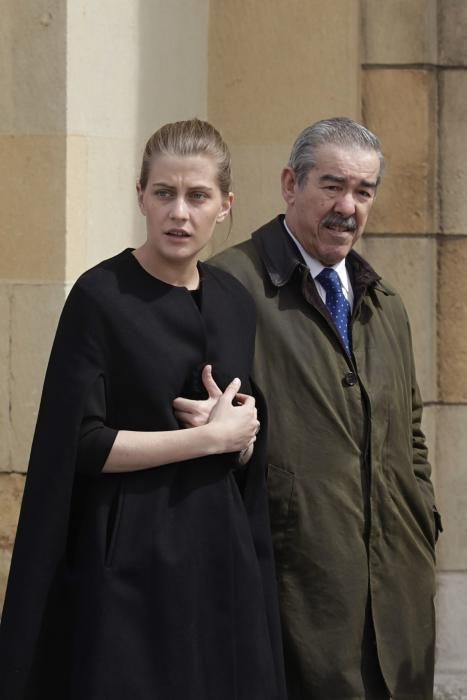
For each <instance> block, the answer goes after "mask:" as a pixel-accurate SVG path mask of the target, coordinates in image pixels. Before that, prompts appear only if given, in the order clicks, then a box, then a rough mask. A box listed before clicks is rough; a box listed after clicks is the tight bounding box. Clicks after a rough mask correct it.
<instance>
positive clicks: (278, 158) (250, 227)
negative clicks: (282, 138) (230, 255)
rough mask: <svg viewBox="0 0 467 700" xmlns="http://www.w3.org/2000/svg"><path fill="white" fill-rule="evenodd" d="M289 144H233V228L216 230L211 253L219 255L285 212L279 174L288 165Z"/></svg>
mask: <svg viewBox="0 0 467 700" xmlns="http://www.w3.org/2000/svg"><path fill="white" fill-rule="evenodd" d="M291 145H292V144H290V146H289V145H283V146H275V145H258V146H254V145H248V146H245V145H237V144H235V145H233V146H232V147H231V153H232V163H233V177H234V192H235V201H234V206H233V226H232V231H231V233H230V235H228V225H227V226H224V227H222V228H220V227H219V229H218V230H217V231H216V234H215V237H214V240H213V244H212V252H213V253H214V252H220V251H221V250H223V249H224V248H228V247H230V246H232V245H235V244H236V243H239V242H240V241H243V240H245V239H246V238H249V236H250V234H251V233H252V232H253V231H254V230H255V229H257V228H258V227H259V226H262V225H263V224H265V223H266V222H267V221H269V220H270V219H272V218H273V217H275V216H277V214H279V213H280V212H283V211H284V200H283V199H282V195H281V187H280V175H281V171H282V168H283V167H284V166H285V165H286V164H287V160H288V158H289V152H290V148H291Z"/></svg>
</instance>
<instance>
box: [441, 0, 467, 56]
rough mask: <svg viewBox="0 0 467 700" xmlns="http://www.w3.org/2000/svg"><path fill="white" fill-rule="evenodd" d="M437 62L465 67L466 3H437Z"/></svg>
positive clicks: (460, 0)
mask: <svg viewBox="0 0 467 700" xmlns="http://www.w3.org/2000/svg"><path fill="white" fill-rule="evenodd" d="M439 10H440V11H439V47H440V48H439V60H440V63H441V64H442V65H448V66H467V3H466V2H465V0H441V1H440V3H439Z"/></svg>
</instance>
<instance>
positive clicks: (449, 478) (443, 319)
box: [362, 0, 467, 698]
mask: <svg viewBox="0 0 467 700" xmlns="http://www.w3.org/2000/svg"><path fill="white" fill-rule="evenodd" d="M362 27H363V45H364V54H363V71H362V81H363V89H362V113H363V119H364V121H365V123H366V124H367V125H368V126H369V127H370V128H371V129H372V130H374V131H375V132H376V133H377V134H378V135H379V136H381V138H382V141H383V147H384V150H385V153H386V154H387V161H388V167H387V176H386V178H385V181H384V183H383V185H382V188H381V192H380V193H378V197H377V201H376V203H375V207H374V210H373V213H372V216H371V218H370V221H369V225H368V227H367V234H366V236H365V239H364V243H363V252H364V254H365V255H366V257H368V259H369V260H370V261H371V262H372V263H373V264H374V265H375V267H376V269H377V270H378V271H379V272H381V274H383V275H384V277H385V278H386V279H387V280H388V281H389V282H393V283H394V285H395V286H396V288H397V289H398V290H399V291H400V292H401V294H402V297H403V298H404V300H405V302H406V304H407V308H408V312H409V316H410V318H411V324H412V330H413V336H414V350H415V356H416V362H417V367H418V378H419V383H420V386H421V390H422V395H423V397H424V401H425V412H424V427H425V431H426V433H427V437H428V442H429V446H430V460H431V462H432V464H433V467H434V482H435V487H436V491H437V500H438V504H439V508H440V510H441V512H442V515H443V522H444V526H445V533H444V535H442V537H441V538H440V542H439V545H438V550H437V554H438V594H437V601H436V603H437V609H438V642H437V682H438V692H439V693H440V695H439V697H443V698H444V697H446V698H447V697H453V698H454V697H456V698H457V697H464V695H461V696H459V695H457V694H455V693H456V692H457V689H459V688H461V689H463V690H465V689H466V688H467V675H466V672H467V656H466V654H465V651H464V649H465V647H466V645H467V635H466V629H467V613H466V610H467V574H466V573H465V571H466V569H467V550H466V547H465V541H466V537H467V516H466V512H467V509H466V508H465V502H466V496H465V493H466V491H467V477H466V464H467V462H466V456H465V455H466V453H467V442H466V435H467V430H466V428H467V351H466V350H465V348H466V347H467V312H466V310H465V295H466V292H467V283H466V280H467V275H466V274H465V265H466V264H467V206H466V203H465V202H466V198H465V191H466V185H467V165H466V158H465V143H466V138H467V127H466V124H467V98H466V95H467V77H466V76H467V72H466V66H467V5H466V3H465V2H464V0H452V1H451V0H448V1H447V2H446V1H445V0H441V1H439V2H436V0H411V2H406V1H405V0H385V2H384V3H382V2H379V0H362Z"/></svg>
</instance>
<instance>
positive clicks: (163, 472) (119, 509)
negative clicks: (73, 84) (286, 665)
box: [0, 249, 285, 700]
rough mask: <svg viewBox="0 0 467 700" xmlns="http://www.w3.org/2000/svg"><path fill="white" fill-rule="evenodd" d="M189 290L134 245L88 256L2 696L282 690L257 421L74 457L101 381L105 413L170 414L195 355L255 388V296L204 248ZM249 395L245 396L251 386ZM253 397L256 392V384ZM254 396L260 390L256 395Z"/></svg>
mask: <svg viewBox="0 0 467 700" xmlns="http://www.w3.org/2000/svg"><path fill="white" fill-rule="evenodd" d="M200 272H201V277H202V287H201V304H200V308H198V306H197V305H196V303H195V301H194V300H193V298H192V295H191V294H190V293H189V292H188V291H187V290H186V289H185V288H180V287H173V286H171V285H168V284H165V283H163V282H161V281H159V280H157V279H155V278H154V277H152V276H151V275H149V274H148V273H146V272H145V271H144V270H143V268H142V267H141V266H140V265H139V263H138V262H137V260H136V259H135V258H134V256H133V255H132V253H131V250H130V249H128V250H126V251H124V252H123V253H120V254H119V255H117V256H115V257H114V258H111V259H110V260H107V261H105V262H103V263H101V264H99V265H97V266H96V267H95V268H93V269H92V270H89V271H88V272H86V273H85V274H84V275H82V277H81V278H80V279H79V280H78V282H77V283H76V284H75V285H74V287H73V289H72V291H71V293H70V295H69V297H68V299H67V301H66V304H65V307H64V310H63V313H62V316H61V319H60V322H59V326H58V330H57V334H56V338H55V341H54V345H53V349H52V353H51V358H50V361H49V366H48V369H47V374H46V379H45V384H44V391H43V395H42V401H41V406H40V410H39V417H38V422H37V427H36V432H35V436H34V441H33V447H32V452H31V459H30V465H29V471H28V477H27V481H26V488H25V493H24V498H23V504H22V509H21V515H20V522H19V527H18V533H17V538H16V543H15V548H14V554H13V560H12V567H11V572H10V578H9V583H8V589H7V595H6V601H5V606H4V614H3V619H2V625H1V630H0V698H1V700H26V699H27V700H36V699H37V700H39V698H40V699H41V700H43V698H47V700H58V699H60V700H68V699H69V700H107V699H109V700H110V699H111V700H128V699H129V698H131V699H132V700H154V699H156V698H157V700H177V699H180V700H190V699H193V700H210V699H212V700H230V699H232V700H234V699H235V700H262V699H264V700H275V699H277V700H282V699H283V698H284V697H285V691H284V681H283V669H282V652H281V639H280V629H279V620H278V613H277V593H276V588H275V576H274V566H273V560H272V548H271V541H270V533H269V520H268V510H267V498H266V490H265V478H264V477H265V475H264V467H263V465H264V460H263V457H264V437H265V435H264V424H265V418H266V417H265V414H264V408H263V411H262V414H261V423H262V430H261V432H260V435H259V439H258V440H257V443H256V447H255V455H254V457H253V459H252V460H251V461H250V463H249V464H248V465H247V466H246V467H245V468H242V469H240V468H239V467H238V459H237V455H231V454H229V455H216V456H213V457H209V458H203V459H195V460H191V461H185V462H182V463H178V464H171V465H166V466H162V467H158V468H155V469H149V470H145V471H141V472H134V473H125V474H102V473H97V474H96V473H92V470H90V472H89V474H85V473H83V470H81V471H77V469H76V463H77V454H78V446H79V445H78V441H79V434H80V426H81V424H82V419H83V413H84V411H85V407H86V405H87V401H88V399H89V396H90V395H91V393H92V391H93V387H94V386H95V385H96V382H103V385H104V387H105V403H106V407H107V416H106V424H107V425H108V426H110V427H111V428H114V429H126V430H143V431H144V430H148V431H149V430H177V429H179V426H178V424H177V422H176V419H175V417H174V415H173V410H172V401H173V399H174V398H175V397H176V396H189V397H192V398H201V397H203V395H204V394H203V387H202V383H201V378H200V374H201V369H202V367H203V366H204V365H205V364H206V363H211V364H212V365H213V368H214V377H215V379H216V381H217V382H218V384H219V385H220V386H221V388H225V386H226V385H227V384H228V383H229V382H230V381H231V379H233V377H235V376H238V377H240V379H241V380H242V390H243V391H245V392H249V391H250V392H251V391H252V386H251V384H250V382H249V375H250V370H251V364H252V359H253V352H254V328H255V314H254V306H253V303H252V301H251V299H250V297H249V295H248V293H247V292H246V291H245V290H244V288H243V287H242V286H241V285H240V283H238V282H237V281H236V280H235V279H234V278H232V277H231V276H230V275H229V274H227V273H225V272H223V271H221V270H217V269H215V268H213V267H211V266H209V265H205V264H202V265H200ZM258 400H259V401H260V399H257V401H258ZM260 403H261V401H260ZM260 408H261V406H260Z"/></svg>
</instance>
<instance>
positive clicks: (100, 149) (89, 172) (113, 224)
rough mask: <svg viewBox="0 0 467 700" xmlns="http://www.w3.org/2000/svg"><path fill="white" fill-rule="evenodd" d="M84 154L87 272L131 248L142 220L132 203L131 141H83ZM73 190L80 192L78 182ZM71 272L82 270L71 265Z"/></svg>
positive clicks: (135, 165)
mask: <svg viewBox="0 0 467 700" xmlns="http://www.w3.org/2000/svg"><path fill="white" fill-rule="evenodd" d="M86 150H87V156H86V159H87V168H86V176H85V177H86V191H85V193H83V195H85V200H84V204H83V206H84V208H85V210H86V212H87V214H86V231H85V238H86V255H85V260H84V263H85V264H84V267H85V268H89V267H91V266H92V265H95V264H96V263H97V262H99V261H100V260H103V259H105V258H108V257H110V256H111V255H113V254H115V253H119V252H120V251H121V250H122V249H123V248H127V247H128V246H131V245H134V242H135V227H136V230H137V231H141V230H143V229H144V218H143V217H142V216H141V214H140V211H139V209H138V206H137V199H136V179H137V175H138V172H139V154H138V156H136V154H135V145H134V142H133V140H132V139H114V138H102V137H96V138H87V139H86ZM77 187H78V189H79V192H82V189H81V186H80V183H79V182H78V184H77ZM83 195H80V196H83ZM83 223H84V222H83ZM76 233H77V231H76ZM73 271H74V272H75V274H78V273H80V272H82V271H83V270H82V269H81V270H78V269H77V265H75V267H74V270H73ZM71 277H73V275H71ZM68 279H70V277H68Z"/></svg>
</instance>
